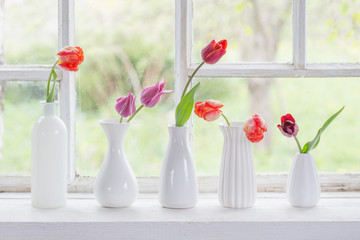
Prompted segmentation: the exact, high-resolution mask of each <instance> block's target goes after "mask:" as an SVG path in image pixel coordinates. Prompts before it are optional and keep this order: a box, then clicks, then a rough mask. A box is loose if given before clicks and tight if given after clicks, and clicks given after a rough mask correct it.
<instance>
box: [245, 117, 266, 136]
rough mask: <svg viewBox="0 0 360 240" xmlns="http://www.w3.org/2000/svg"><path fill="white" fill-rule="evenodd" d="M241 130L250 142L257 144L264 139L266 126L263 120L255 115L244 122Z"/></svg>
mask: <svg viewBox="0 0 360 240" xmlns="http://www.w3.org/2000/svg"><path fill="white" fill-rule="evenodd" d="M243 130H244V132H245V134H246V137H247V138H248V139H249V140H250V141H251V142H253V143H257V142H260V141H261V140H262V139H263V138H264V132H266V131H267V126H266V123H265V121H264V119H263V118H262V117H260V116H259V115H257V114H255V115H252V116H251V117H250V118H249V119H248V120H247V121H246V122H245V124H244V127H243Z"/></svg>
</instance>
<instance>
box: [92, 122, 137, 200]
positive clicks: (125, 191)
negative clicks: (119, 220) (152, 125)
mask: <svg viewBox="0 0 360 240" xmlns="http://www.w3.org/2000/svg"><path fill="white" fill-rule="evenodd" d="M99 123H100V125H101V126H102V128H103V129H104V131H105V134H106V137H107V140H108V150H107V153H106V156H105V160H104V162H103V164H102V166H101V168H100V171H99V173H98V175H97V177H96V180H95V184H94V194H95V198H96V200H97V201H98V202H99V203H100V205H102V206H103V207H128V206H130V205H131V204H132V203H133V202H135V200H136V198H137V196H138V194H139V186H138V182H137V179H136V177H135V174H134V172H133V170H132V169H131V167H130V165H129V163H128V161H127V158H126V156H125V152H124V137H125V134H126V131H127V130H128V128H129V126H130V124H131V123H120V122H119V119H104V120H100V122H99Z"/></svg>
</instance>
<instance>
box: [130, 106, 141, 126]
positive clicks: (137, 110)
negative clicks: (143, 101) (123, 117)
mask: <svg viewBox="0 0 360 240" xmlns="http://www.w3.org/2000/svg"><path fill="white" fill-rule="evenodd" d="M143 107H144V105H141V106H140V107H139V108H138V109H136V112H135V113H134V114H133V115H132V116H131V117H130V118H129V119H128V120H127V121H126V122H130V121H131V119H133V118H134V117H135V115H136V114H137V113H138V112H139V111H140V110H141V109H142V108H143Z"/></svg>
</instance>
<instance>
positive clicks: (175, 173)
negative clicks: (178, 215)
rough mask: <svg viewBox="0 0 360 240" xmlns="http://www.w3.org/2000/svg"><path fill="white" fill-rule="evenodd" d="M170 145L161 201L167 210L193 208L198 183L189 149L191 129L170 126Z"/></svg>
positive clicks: (161, 188)
mask: <svg viewBox="0 0 360 240" xmlns="http://www.w3.org/2000/svg"><path fill="white" fill-rule="evenodd" d="M168 130H169V143H168V146H167V150H166V154H165V157H164V159H163V163H162V168H161V174H160V189H159V198H160V199H159V201H160V203H161V205H162V206H163V207H166V208H191V207H194V206H195V205H196V203H197V200H198V182H197V176H196V170H195V165H194V161H193V158H192V155H191V153H190V149H189V128H188V127H187V126H184V127H176V126H174V125H169V127H168Z"/></svg>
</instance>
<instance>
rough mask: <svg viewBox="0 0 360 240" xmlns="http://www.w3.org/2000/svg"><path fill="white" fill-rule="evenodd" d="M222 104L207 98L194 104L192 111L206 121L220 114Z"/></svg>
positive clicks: (216, 117) (212, 119)
mask: <svg viewBox="0 0 360 240" xmlns="http://www.w3.org/2000/svg"><path fill="white" fill-rule="evenodd" d="M223 106H224V105H223V104H222V103H221V102H219V101H216V100H212V99H210V100H207V101H206V102H197V103H196V104H195V109H194V112H195V114H196V115H198V116H199V117H201V118H203V119H204V120H206V121H209V122H211V121H214V120H216V119H218V118H219V117H220V116H221V113H222V111H221V110H220V108H222V107H223Z"/></svg>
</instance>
